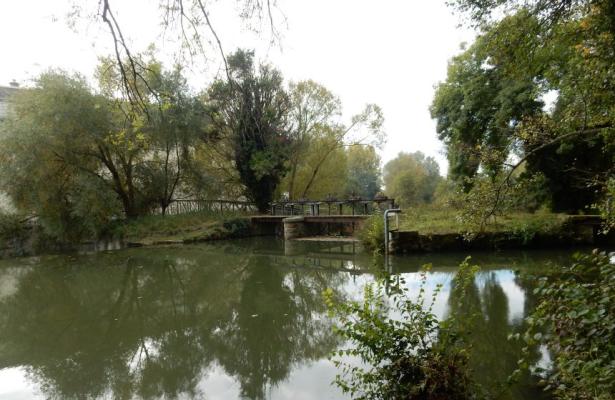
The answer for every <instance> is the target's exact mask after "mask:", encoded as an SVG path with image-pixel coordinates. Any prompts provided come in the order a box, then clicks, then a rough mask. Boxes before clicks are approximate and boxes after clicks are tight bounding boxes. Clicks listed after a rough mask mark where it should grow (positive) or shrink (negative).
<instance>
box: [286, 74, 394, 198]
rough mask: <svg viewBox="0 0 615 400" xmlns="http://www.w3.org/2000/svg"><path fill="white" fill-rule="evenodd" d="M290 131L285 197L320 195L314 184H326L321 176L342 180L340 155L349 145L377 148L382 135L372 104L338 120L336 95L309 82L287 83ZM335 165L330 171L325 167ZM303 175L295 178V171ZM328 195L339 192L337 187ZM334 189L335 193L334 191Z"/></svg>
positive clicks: (378, 115)
mask: <svg viewBox="0 0 615 400" xmlns="http://www.w3.org/2000/svg"><path fill="white" fill-rule="evenodd" d="M291 100H292V109H291V112H290V123H291V132H292V135H293V138H295V141H294V146H293V147H292V148H291V156H290V174H289V177H288V180H287V182H288V184H287V188H288V196H289V198H290V199H298V198H307V197H308V196H312V197H313V196H316V195H317V194H321V192H322V190H320V189H318V188H316V189H315V187H316V186H322V185H326V183H323V181H324V180H325V177H331V176H335V177H336V178H337V179H345V171H343V169H342V167H343V165H342V164H343V163H342V159H341V154H342V153H343V152H344V151H345V150H346V149H347V148H350V147H352V146H368V145H370V146H374V147H380V146H382V144H383V143H384V142H385V139H386V135H385V133H384V131H383V129H382V125H383V123H384V116H383V114H382V110H381V109H380V107H378V106H377V105H375V104H367V105H366V106H365V108H364V109H363V111H361V112H360V113H359V114H356V115H354V116H353V117H352V118H351V120H350V122H349V123H345V122H344V121H343V120H342V119H341V114H342V106H341V102H340V100H339V98H337V97H336V96H335V95H333V94H332V93H331V92H330V91H329V90H328V89H326V88H325V87H323V86H322V85H320V84H318V83H316V82H313V81H304V82H299V83H297V84H291ZM330 165H331V166H332V165H336V166H334V167H333V168H335V170H333V171H331V170H330V169H329V168H328V166H330ZM300 170H301V171H302V174H304V176H303V177H302V179H301V182H298V180H297V174H298V171H300ZM337 189H338V190H336V191H333V192H328V194H342V192H343V191H344V188H340V187H339V186H337ZM335 192H338V193H335Z"/></svg>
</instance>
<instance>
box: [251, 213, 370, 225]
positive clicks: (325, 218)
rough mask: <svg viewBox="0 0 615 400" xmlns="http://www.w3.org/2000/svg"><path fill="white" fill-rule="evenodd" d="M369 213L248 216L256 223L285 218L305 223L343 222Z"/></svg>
mask: <svg viewBox="0 0 615 400" xmlns="http://www.w3.org/2000/svg"><path fill="white" fill-rule="evenodd" d="M368 217H369V215H364V214H360V215H295V216H290V215H255V216H252V217H250V218H251V219H252V222H257V223H261V222H262V223H282V222H283V221H284V220H285V219H286V218H302V219H303V222H306V223H322V224H327V223H329V224H343V223H352V222H358V221H362V220H364V219H366V218H368Z"/></svg>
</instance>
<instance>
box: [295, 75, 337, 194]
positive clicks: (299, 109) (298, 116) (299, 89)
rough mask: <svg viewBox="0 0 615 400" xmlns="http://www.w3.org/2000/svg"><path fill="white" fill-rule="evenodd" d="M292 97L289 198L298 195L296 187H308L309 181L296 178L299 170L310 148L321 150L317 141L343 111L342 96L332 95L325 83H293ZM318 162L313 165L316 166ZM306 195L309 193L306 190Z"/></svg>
mask: <svg viewBox="0 0 615 400" xmlns="http://www.w3.org/2000/svg"><path fill="white" fill-rule="evenodd" d="M289 92H290V98H291V102H292V103H291V104H292V108H291V111H290V123H291V124H292V125H291V134H292V136H293V146H292V147H291V151H290V156H289V164H290V171H289V175H288V184H287V191H288V197H289V199H295V198H297V193H296V191H297V188H305V187H306V183H305V182H304V183H302V184H298V183H297V182H296V178H297V172H298V170H299V169H300V167H301V166H303V167H304V168H303V169H305V164H304V163H305V161H306V159H307V158H310V155H311V154H310V153H313V152H311V150H312V149H313V148H314V147H316V148H317V149H318V150H319V151H321V150H322V146H318V145H316V146H314V143H313V142H314V141H319V142H322V141H323V140H325V141H326V140H327V138H324V136H328V135H327V133H328V132H330V130H329V129H328V128H329V127H331V126H333V125H335V123H336V120H337V118H339V117H340V115H341V113H342V104H341V101H340V99H339V98H338V97H337V96H335V95H333V93H331V92H330V91H329V90H328V89H327V88H325V87H324V86H322V85H320V84H318V83H316V82H314V81H311V80H308V81H301V82H298V83H291V84H290V88H289ZM319 139H320V140H319ZM314 167H315V166H313V167H312V168H311V170H313V169H314ZM301 195H302V196H303V197H305V195H307V193H306V191H305V190H303V192H302V193H301Z"/></svg>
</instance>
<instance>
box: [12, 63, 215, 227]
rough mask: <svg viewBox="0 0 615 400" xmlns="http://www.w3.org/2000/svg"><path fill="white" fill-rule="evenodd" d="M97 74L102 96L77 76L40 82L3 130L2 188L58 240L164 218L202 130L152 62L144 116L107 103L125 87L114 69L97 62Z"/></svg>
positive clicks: (180, 93) (203, 122)
mask: <svg viewBox="0 0 615 400" xmlns="http://www.w3.org/2000/svg"><path fill="white" fill-rule="evenodd" d="M100 70H101V71H105V73H104V74H103V73H100V74H99V81H100V87H101V92H100V93H95V92H94V90H93V89H92V88H91V87H89V86H88V84H87V83H86V82H85V80H84V79H83V78H82V77H79V76H74V75H69V74H67V73H64V72H48V73H45V74H43V75H41V76H40V77H39V78H38V79H37V81H36V86H35V87H34V88H32V89H28V90H23V91H20V92H19V93H18V94H16V95H15V96H14V99H13V100H14V103H13V106H12V112H11V113H10V115H9V117H8V118H7V120H6V121H4V123H3V124H2V126H1V127H0V128H1V129H2V136H1V140H2V146H1V150H0V158H1V159H2V163H1V164H2V167H1V169H0V180H1V181H2V183H3V185H2V186H3V187H4V188H6V190H7V194H8V195H9V196H10V198H11V200H12V202H13V203H14V205H15V206H16V207H17V209H18V210H19V211H21V212H23V213H26V214H34V215H35V216H37V217H39V219H40V221H41V222H42V223H43V225H44V226H45V227H46V229H47V231H48V233H51V234H53V235H55V236H60V237H61V236H64V235H66V234H69V233H70V231H73V232H72V233H71V234H76V235H81V234H88V233H89V234H92V233H98V231H99V230H100V229H101V228H102V227H104V226H105V225H106V224H107V223H108V222H110V221H111V220H113V219H117V218H122V217H124V216H125V217H128V218H130V217H135V216H138V215H142V214H144V213H149V212H150V211H151V209H152V208H153V207H155V206H160V207H161V208H162V209H163V210H164V209H165V208H166V207H167V206H168V204H169V203H170V202H171V201H172V199H173V198H174V194H175V191H176V190H177V189H178V188H179V187H180V186H181V184H182V182H183V178H184V176H185V173H184V172H185V169H186V168H185V165H186V163H187V162H188V160H189V159H190V153H191V152H192V150H191V149H192V144H193V143H194V140H195V138H196V137H202V136H203V132H204V129H205V127H206V126H207V124H208V117H207V116H206V114H205V113H204V112H203V107H202V105H200V103H198V102H197V101H195V99H194V98H192V97H191V96H190V95H189V93H188V92H187V88H186V86H185V81H184V79H183V78H182V76H181V72H180V71H179V70H178V69H176V70H174V71H163V70H162V69H161V67H160V65H159V64H158V63H156V62H155V61H152V62H151V63H150V64H149V66H148V67H147V73H149V74H151V75H152V76H151V77H150V78H149V79H148V81H149V82H150V83H151V85H152V86H150V87H151V88H152V92H150V97H149V100H148V103H147V105H148V107H147V109H146V110H145V111H142V110H135V109H134V108H133V107H131V106H130V104H128V103H126V102H124V101H122V100H120V99H117V98H114V97H112V94H113V93H114V92H115V88H116V87H117V86H118V85H120V84H121V83H120V82H119V81H118V80H117V74H115V71H114V68H113V65H111V64H108V62H107V61H106V60H103V62H102V65H101V68H100ZM143 73H144V74H145V73H146V71H145V70H144V71H143ZM153 85H156V86H155V87H156V92H155V93H156V95H154V92H153V87H154V86H153Z"/></svg>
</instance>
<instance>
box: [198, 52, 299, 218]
mask: <svg viewBox="0 0 615 400" xmlns="http://www.w3.org/2000/svg"><path fill="white" fill-rule="evenodd" d="M228 66H229V74H230V75H229V79H230V80H228V81H227V80H224V81H223V80H217V81H216V82H214V83H213V84H212V85H211V87H210V88H209V91H208V100H209V102H210V105H211V107H212V108H213V113H214V118H213V119H214V121H215V123H216V124H217V127H218V129H219V130H220V131H221V132H220V134H227V135H230V138H231V143H232V148H233V159H234V161H235V168H236V169H237V171H238V173H239V178H240V180H241V182H242V183H243V185H244V186H245V187H246V195H247V197H248V198H249V199H250V200H252V201H253V202H255V203H256V205H257V207H258V209H259V211H260V212H266V211H267V210H268V208H269V203H270V202H271V201H272V200H273V195H274V193H275V191H276V189H277V187H278V184H279V183H280V180H281V179H282V178H283V177H284V175H285V173H286V171H287V161H288V157H289V153H288V151H289V146H290V145H291V143H292V137H291V135H290V132H289V129H288V122H287V119H288V112H289V108H290V99H289V96H288V94H287V93H286V91H285V90H284V88H283V79H282V75H281V73H280V72H279V71H278V70H276V69H274V68H272V67H271V66H268V65H264V64H263V65H260V66H259V67H258V68H257V67H256V66H255V65H254V53H253V52H249V51H244V50H238V51H236V52H235V53H234V54H232V55H230V56H229V57H228Z"/></svg>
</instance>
